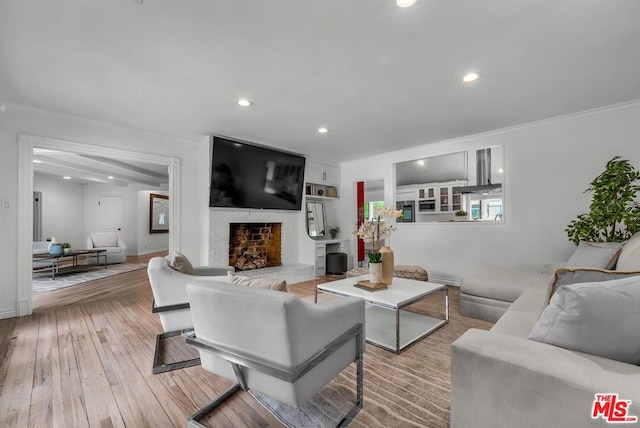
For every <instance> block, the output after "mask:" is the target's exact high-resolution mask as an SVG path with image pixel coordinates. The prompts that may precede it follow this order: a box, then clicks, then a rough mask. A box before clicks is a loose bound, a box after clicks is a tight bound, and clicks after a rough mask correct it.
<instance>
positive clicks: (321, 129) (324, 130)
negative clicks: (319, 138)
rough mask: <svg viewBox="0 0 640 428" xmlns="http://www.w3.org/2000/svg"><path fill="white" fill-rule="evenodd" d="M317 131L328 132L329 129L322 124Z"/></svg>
mask: <svg viewBox="0 0 640 428" xmlns="http://www.w3.org/2000/svg"><path fill="white" fill-rule="evenodd" d="M318 132H319V133H321V134H326V133H327V132H329V130H328V129H327V128H325V127H324V126H323V127H322V128H318Z"/></svg>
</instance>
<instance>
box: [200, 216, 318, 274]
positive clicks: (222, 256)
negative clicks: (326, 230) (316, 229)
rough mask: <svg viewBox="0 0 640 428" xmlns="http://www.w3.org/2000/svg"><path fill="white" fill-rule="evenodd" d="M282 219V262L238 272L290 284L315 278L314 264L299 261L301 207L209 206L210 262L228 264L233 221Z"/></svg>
mask: <svg viewBox="0 0 640 428" xmlns="http://www.w3.org/2000/svg"><path fill="white" fill-rule="evenodd" d="M260 222H270V223H281V224H282V226H281V244H282V249H281V262H282V266H279V267H271V268H264V269H255V270H249V271H243V272H237V274H238V275H245V276H252V277H261V278H273V279H285V280H286V281H287V283H288V284H295V283H296V282H301V281H307V280H310V279H313V278H315V268H314V266H313V265H307V264H302V263H300V259H299V257H300V252H299V248H300V244H299V240H300V230H301V229H300V228H301V227H304V223H303V221H302V215H301V213H300V212H299V211H282V210H250V209H236V208H210V209H209V264H210V265H214V266H227V265H228V264H229V232H230V224H231V223H260Z"/></svg>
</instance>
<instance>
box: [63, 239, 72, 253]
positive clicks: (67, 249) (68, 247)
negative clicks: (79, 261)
mask: <svg viewBox="0 0 640 428" xmlns="http://www.w3.org/2000/svg"><path fill="white" fill-rule="evenodd" d="M62 250H63V251H64V253H65V254H69V252H70V251H71V244H69V243H68V242H63V243H62Z"/></svg>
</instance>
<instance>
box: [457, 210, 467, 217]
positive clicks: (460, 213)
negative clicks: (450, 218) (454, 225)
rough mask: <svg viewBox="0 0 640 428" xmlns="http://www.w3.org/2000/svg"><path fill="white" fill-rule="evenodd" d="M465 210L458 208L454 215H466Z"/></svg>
mask: <svg viewBox="0 0 640 428" xmlns="http://www.w3.org/2000/svg"><path fill="white" fill-rule="evenodd" d="M466 215H467V212H466V211H465V210H458V211H456V216H457V217H466Z"/></svg>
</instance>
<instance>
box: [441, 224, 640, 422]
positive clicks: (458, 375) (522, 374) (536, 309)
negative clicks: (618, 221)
mask: <svg viewBox="0 0 640 428" xmlns="http://www.w3.org/2000/svg"><path fill="white" fill-rule="evenodd" d="M632 240H634V244H633V245H630V244H629V243H628V244H627V245H625V247H624V248H623V250H622V254H621V255H620V258H619V259H618V264H619V265H620V266H623V267H624V270H623V271H620V270H618V271H611V270H609V271H608V270H601V269H584V268H583V269H581V268H573V269H568V268H564V269H558V270H556V272H555V274H554V276H553V277H552V278H550V280H548V281H547V283H548V285H547V286H540V284H539V283H536V282H535V281H534V283H533V284H530V286H528V287H525V288H524V290H523V292H522V294H521V295H520V296H519V297H517V299H515V301H514V302H513V303H512V304H511V305H509V306H508V308H507V309H506V310H505V312H504V314H503V315H502V316H501V317H500V318H499V320H498V321H497V322H496V324H495V325H494V326H493V327H492V328H491V330H490V331H485V330H479V329H470V330H468V331H467V332H466V333H465V334H463V335H462V336H461V337H460V338H458V339H457V340H456V341H455V342H454V343H453V344H452V346H451V427H452V428H466V427H473V428H484V427H487V428H488V427H491V428H500V427H505V428H506V427H514V426H518V427H521V428H526V427H552V426H553V427H583V426H594V427H598V426H609V425H608V424H607V423H606V422H605V421H604V420H603V419H597V420H594V419H592V418H591V415H592V408H593V403H594V397H595V394H598V393H616V394H619V397H620V399H623V400H631V404H630V406H629V408H628V414H629V415H630V416H637V417H638V420H639V421H640V366H637V365H634V364H628V363H624V362H619V361H615V360H613V359H609V358H603V357H599V356H595V355H590V354H587V353H582V352H577V351H572V350H569V349H565V348H561V347H558V346H553V345H550V344H547V343H542V342H538V341H534V340H530V339H528V336H529V334H530V332H531V331H532V329H533V327H534V325H536V323H537V321H538V318H539V317H540V314H541V313H542V312H543V310H544V309H545V308H546V307H547V304H548V301H549V295H550V288H551V285H552V284H554V283H555V286H556V287H559V286H563V285H567V286H568V285H569V284H571V283H573V284H576V283H586V282H600V281H603V280H610V279H618V278H619V277H621V276H622V277H624V276H632V275H640V272H638V271H640V235H636V236H634V237H633V238H632ZM629 242H631V241H629ZM625 251H626V253H625ZM634 266H635V267H634ZM636 315H637V314H636ZM638 328H640V326H638ZM634 426H635V425H634Z"/></svg>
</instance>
